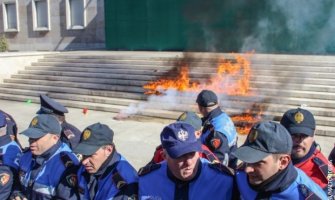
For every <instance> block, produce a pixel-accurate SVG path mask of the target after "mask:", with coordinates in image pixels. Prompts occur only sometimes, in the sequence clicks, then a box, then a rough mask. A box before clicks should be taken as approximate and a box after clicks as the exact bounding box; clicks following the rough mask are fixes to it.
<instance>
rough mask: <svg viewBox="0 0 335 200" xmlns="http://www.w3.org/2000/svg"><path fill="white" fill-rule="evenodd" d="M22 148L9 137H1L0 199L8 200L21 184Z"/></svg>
mask: <svg viewBox="0 0 335 200" xmlns="http://www.w3.org/2000/svg"><path fill="white" fill-rule="evenodd" d="M20 156H21V148H20V147H19V145H18V144H17V143H16V142H15V141H12V139H11V138H10V136H9V135H5V136H1V137H0V199H7V198H8V197H9V196H10V194H11V192H12V191H13V190H14V187H16V186H17V185H18V184H19V179H18V168H19V159H20Z"/></svg>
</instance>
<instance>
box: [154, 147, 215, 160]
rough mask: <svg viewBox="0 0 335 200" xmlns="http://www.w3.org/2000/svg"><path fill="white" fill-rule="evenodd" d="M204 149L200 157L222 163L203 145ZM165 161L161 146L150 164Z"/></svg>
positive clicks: (157, 148)
mask: <svg viewBox="0 0 335 200" xmlns="http://www.w3.org/2000/svg"><path fill="white" fill-rule="evenodd" d="M201 148H202V152H199V154H200V157H202V158H205V159H207V160H208V161H209V162H211V163H212V162H215V161H217V162H220V161H219V159H218V158H217V157H216V156H215V155H214V154H213V152H211V150H209V149H208V148H207V147H206V146H205V145H203V144H202V145H201ZM163 160H164V157H163V147H162V145H159V146H158V147H156V151H155V153H154V157H153V158H152V160H151V162H150V163H154V164H157V163H160V162H162V161H163Z"/></svg>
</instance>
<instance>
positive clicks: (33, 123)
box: [31, 117, 38, 126]
mask: <svg viewBox="0 0 335 200" xmlns="http://www.w3.org/2000/svg"><path fill="white" fill-rule="evenodd" d="M37 123H38V119H37V117H35V118H34V119H33V120H32V121H31V126H36V124H37Z"/></svg>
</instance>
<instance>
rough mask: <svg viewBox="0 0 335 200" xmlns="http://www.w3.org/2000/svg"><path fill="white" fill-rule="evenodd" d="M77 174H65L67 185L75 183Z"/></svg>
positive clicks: (74, 184) (72, 185)
mask: <svg viewBox="0 0 335 200" xmlns="http://www.w3.org/2000/svg"><path fill="white" fill-rule="evenodd" d="M77 180H78V179H77V175H76V174H70V175H68V176H66V182H67V183H68V184H69V186H71V187H74V186H76V185H77Z"/></svg>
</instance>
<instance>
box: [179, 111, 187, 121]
mask: <svg viewBox="0 0 335 200" xmlns="http://www.w3.org/2000/svg"><path fill="white" fill-rule="evenodd" d="M186 117H187V114H186V113H185V112H184V113H183V114H182V115H180V117H179V118H178V120H177V121H184V120H185V119H186Z"/></svg>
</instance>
